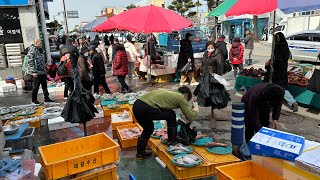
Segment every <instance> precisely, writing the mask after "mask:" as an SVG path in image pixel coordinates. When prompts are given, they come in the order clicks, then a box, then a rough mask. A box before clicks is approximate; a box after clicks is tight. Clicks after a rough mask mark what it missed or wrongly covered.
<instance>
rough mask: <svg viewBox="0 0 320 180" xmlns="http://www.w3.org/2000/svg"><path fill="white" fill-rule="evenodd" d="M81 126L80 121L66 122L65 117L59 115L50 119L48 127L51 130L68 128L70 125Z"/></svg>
mask: <svg viewBox="0 0 320 180" xmlns="http://www.w3.org/2000/svg"><path fill="white" fill-rule="evenodd" d="M76 126H79V124H78V123H70V122H65V121H64V119H63V117H57V118H53V119H48V128H49V131H55V130H59V129H66V128H70V127H76Z"/></svg>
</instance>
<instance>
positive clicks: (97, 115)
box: [94, 105, 104, 118]
mask: <svg viewBox="0 0 320 180" xmlns="http://www.w3.org/2000/svg"><path fill="white" fill-rule="evenodd" d="M95 107H96V109H97V110H98V112H99V113H95V114H96V117H94V118H103V117H104V115H103V109H102V107H101V105H95Z"/></svg>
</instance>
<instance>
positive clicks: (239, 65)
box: [229, 37, 244, 77]
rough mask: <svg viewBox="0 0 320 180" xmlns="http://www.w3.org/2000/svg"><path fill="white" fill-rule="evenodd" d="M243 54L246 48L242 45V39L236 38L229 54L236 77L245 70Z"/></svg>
mask: <svg viewBox="0 0 320 180" xmlns="http://www.w3.org/2000/svg"><path fill="white" fill-rule="evenodd" d="M243 53H244V47H243V46H242V45H241V43H240V38H238V37H237V38H234V39H233V42H232V46H231V49H230V52H229V57H230V60H231V62H232V65H233V71H234V76H235V77H236V76H237V75H238V74H239V73H241V72H242V70H243Z"/></svg>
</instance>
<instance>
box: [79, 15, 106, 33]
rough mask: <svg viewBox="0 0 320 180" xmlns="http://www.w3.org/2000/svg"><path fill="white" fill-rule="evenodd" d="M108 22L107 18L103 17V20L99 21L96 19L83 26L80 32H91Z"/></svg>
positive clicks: (99, 19)
mask: <svg viewBox="0 0 320 180" xmlns="http://www.w3.org/2000/svg"><path fill="white" fill-rule="evenodd" d="M106 20H107V17H101V18H98V19H95V20H93V21H92V22H90V23H88V24H86V25H84V26H82V27H81V28H80V31H81V32H83V31H91V29H92V28H94V27H96V26H97V25H99V24H101V23H103V22H105V21H106Z"/></svg>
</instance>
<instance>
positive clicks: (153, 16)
mask: <svg viewBox="0 0 320 180" xmlns="http://www.w3.org/2000/svg"><path fill="white" fill-rule="evenodd" d="M109 21H112V22H114V23H115V24H116V26H117V28H118V29H125V30H129V31H132V32H135V33H142V32H144V33H146V34H150V33H153V32H166V33H171V32H172V31H178V30H180V29H183V28H187V27H191V26H192V25H193V24H192V22H190V21H189V20H188V19H186V18H184V17H182V16H181V15H179V14H177V13H175V12H173V11H171V10H168V9H164V8H161V7H158V6H152V5H151V6H143V7H138V8H134V9H130V10H128V11H125V12H123V13H121V14H119V15H117V16H113V17H111V18H109Z"/></svg>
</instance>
